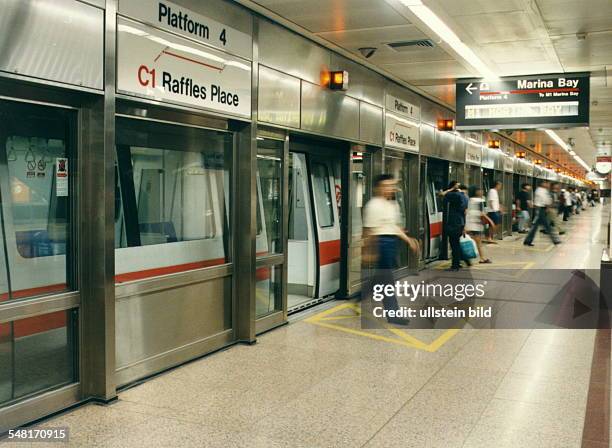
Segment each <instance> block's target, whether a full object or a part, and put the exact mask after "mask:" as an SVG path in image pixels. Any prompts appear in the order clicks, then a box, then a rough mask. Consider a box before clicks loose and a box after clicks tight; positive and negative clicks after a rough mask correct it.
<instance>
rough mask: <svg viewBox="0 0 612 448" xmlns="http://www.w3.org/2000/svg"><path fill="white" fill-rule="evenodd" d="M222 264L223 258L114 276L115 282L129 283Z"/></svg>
mask: <svg viewBox="0 0 612 448" xmlns="http://www.w3.org/2000/svg"><path fill="white" fill-rule="evenodd" d="M223 263H225V258H215V259H213V260H202V261H194V262H192V263H184V264H177V265H174V266H164V267H161V268H153V269H145V270H144V271H136V272H126V273H125V274H118V275H115V282H117V283H124V282H131V281H134V280H142V279H145V278H149V277H158V276H160V275H168V274H176V273H178V272H186V271H192V270H194V269H201V268H208V267H211V266H218V265H220V264H223Z"/></svg>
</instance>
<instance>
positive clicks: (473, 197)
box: [465, 185, 493, 263]
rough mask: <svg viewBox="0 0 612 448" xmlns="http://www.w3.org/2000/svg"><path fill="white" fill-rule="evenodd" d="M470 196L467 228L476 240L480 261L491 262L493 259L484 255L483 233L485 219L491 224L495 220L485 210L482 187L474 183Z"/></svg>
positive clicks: (466, 220) (466, 221)
mask: <svg viewBox="0 0 612 448" xmlns="http://www.w3.org/2000/svg"><path fill="white" fill-rule="evenodd" d="M469 196H470V199H469V201H468V208H467V215H466V219H465V230H466V232H468V233H469V234H470V236H471V237H472V239H473V240H474V241H475V242H476V247H478V255H479V256H480V263H491V259H489V258H486V257H485V255H484V250H483V244H482V233H483V232H484V224H483V221H484V222H487V223H488V224H489V225H490V226H493V221H492V220H491V218H489V217H488V216H487V214H486V213H485V211H484V205H485V200H484V198H483V197H482V189H481V188H480V187H478V186H476V185H472V186H471V187H470V189H469Z"/></svg>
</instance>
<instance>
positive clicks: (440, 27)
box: [400, 0, 498, 80]
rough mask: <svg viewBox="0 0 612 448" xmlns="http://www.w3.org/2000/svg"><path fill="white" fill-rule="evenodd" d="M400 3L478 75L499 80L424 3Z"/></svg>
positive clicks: (408, 0) (411, 0)
mask: <svg viewBox="0 0 612 448" xmlns="http://www.w3.org/2000/svg"><path fill="white" fill-rule="evenodd" d="M400 2H401V3H402V4H403V5H405V6H407V7H408V9H410V11H411V12H412V13H413V14H414V15H415V16H417V17H418V18H419V19H420V20H421V21H422V22H423V23H425V25H427V27H428V28H429V29H430V30H432V31H433V32H434V33H436V34H437V35H438V36H439V37H440V39H442V40H443V41H444V42H446V43H447V44H448V45H449V46H450V47H451V48H452V49H453V50H455V51H456V52H457V53H458V54H459V56H461V57H462V58H463V59H465V60H466V61H467V62H468V63H469V64H470V65H471V66H472V67H474V68H475V69H476V70H477V71H478V73H480V76H482V77H483V78H486V79H491V80H494V79H498V77H497V75H496V74H495V73H493V71H492V70H491V69H490V68H489V67H487V64H485V63H484V62H483V61H482V60H481V59H480V58H479V57H478V56H477V55H476V53H474V52H473V51H472V49H471V48H470V47H468V46H467V45H465V44H464V43H463V42H462V41H461V39H459V36H457V35H456V34H455V32H454V31H453V30H451V29H450V28H449V27H448V25H447V24H446V23H444V21H442V19H440V18H439V17H438V16H437V15H436V14H435V13H434V12H433V11H432V10H431V9H429V8H428V7H427V6H425V5H424V4H423V2H422V1H420V0H400Z"/></svg>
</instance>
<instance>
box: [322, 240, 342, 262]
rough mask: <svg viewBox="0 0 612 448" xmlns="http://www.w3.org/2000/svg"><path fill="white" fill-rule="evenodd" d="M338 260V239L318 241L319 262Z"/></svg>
mask: <svg viewBox="0 0 612 448" xmlns="http://www.w3.org/2000/svg"><path fill="white" fill-rule="evenodd" d="M339 261H340V240H332V241H323V242H321V243H319V264H320V265H321V266H325V265H326V264H333V263H338V262H339Z"/></svg>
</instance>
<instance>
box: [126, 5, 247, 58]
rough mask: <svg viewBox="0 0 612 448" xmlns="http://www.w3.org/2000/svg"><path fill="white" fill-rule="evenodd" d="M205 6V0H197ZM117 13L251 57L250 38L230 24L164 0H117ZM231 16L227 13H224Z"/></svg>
mask: <svg viewBox="0 0 612 448" xmlns="http://www.w3.org/2000/svg"><path fill="white" fill-rule="evenodd" d="M201 3H202V6H203V7H204V8H205V7H206V2H201ZM119 14H123V15H126V16H128V17H132V18H135V19H138V20H141V21H143V22H146V23H148V24H150V25H153V26H156V27H158V28H162V29H164V30H167V31H170V32H172V33H176V34H180V35H182V36H185V37H188V38H190V39H194V40H196V41H198V42H201V43H204V44H207V45H211V46H213V47H215V48H218V49H220V50H223V51H227V52H230V53H233V54H236V55H238V56H242V57H245V58H248V59H251V56H252V54H253V39H252V37H251V35H249V34H247V33H244V32H242V31H238V30H237V29H235V28H233V27H232V26H230V25H231V20H228V22H230V23H228V24H226V23H220V22H218V21H216V20H213V19H211V18H210V17H207V16H205V15H202V14H199V13H196V12H195V11H192V10H190V9H187V8H185V7H183V6H180V5H177V4H175V3H172V2H169V1H166V0H121V1H120V2H119ZM228 17H231V14H228Z"/></svg>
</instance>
